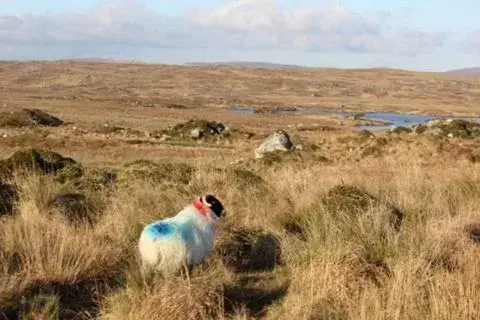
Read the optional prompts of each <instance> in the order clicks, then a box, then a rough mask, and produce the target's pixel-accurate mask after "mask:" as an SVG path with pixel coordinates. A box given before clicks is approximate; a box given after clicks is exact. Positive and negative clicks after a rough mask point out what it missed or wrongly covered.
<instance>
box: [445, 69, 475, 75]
mask: <svg viewBox="0 0 480 320" xmlns="http://www.w3.org/2000/svg"><path fill="white" fill-rule="evenodd" d="M447 73H453V74H459V75H464V76H480V67H474V68H462V69H453V70H449V71H447Z"/></svg>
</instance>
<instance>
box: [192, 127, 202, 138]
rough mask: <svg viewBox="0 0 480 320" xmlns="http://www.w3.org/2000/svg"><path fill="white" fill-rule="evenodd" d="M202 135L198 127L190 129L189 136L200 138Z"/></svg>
mask: <svg viewBox="0 0 480 320" xmlns="http://www.w3.org/2000/svg"><path fill="white" fill-rule="evenodd" d="M202 135H203V131H202V130H201V129H200V128H195V129H193V130H192V131H190V137H191V138H193V139H200V138H201V137H202Z"/></svg>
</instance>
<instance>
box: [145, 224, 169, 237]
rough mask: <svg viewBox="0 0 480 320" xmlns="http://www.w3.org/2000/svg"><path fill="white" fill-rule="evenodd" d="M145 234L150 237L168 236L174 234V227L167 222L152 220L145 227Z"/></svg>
mask: <svg viewBox="0 0 480 320" xmlns="http://www.w3.org/2000/svg"><path fill="white" fill-rule="evenodd" d="M144 232H145V233H146V235H147V236H149V237H151V238H162V237H169V236H173V235H174V234H175V227H174V226H173V225H172V224H171V223H168V222H163V221H159V222H154V223H151V224H149V225H148V226H146V227H145V231H144Z"/></svg>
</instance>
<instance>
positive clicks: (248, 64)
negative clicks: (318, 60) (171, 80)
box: [184, 61, 307, 69]
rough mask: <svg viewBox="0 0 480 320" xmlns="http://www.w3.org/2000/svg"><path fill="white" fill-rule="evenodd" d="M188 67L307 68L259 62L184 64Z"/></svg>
mask: <svg viewBox="0 0 480 320" xmlns="http://www.w3.org/2000/svg"><path fill="white" fill-rule="evenodd" d="M184 65H188V66H205V65H212V66H238V67H249V68H269V69H292V68H293V69H300V68H307V67H306V66H300V65H293V64H280V63H270V62H259V61H227V62H188V63H184Z"/></svg>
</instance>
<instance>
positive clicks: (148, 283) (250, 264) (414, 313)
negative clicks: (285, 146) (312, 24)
mask: <svg viewBox="0 0 480 320" xmlns="http://www.w3.org/2000/svg"><path fill="white" fill-rule="evenodd" d="M83 66H84V67H85V68H84V69H81V68H79V67H78V66H77V65H74V64H73V65H71V64H64V65H62V64H50V63H44V64H40V63H38V64H37V63H31V64H13V63H4V64H3V65H2V68H3V70H4V71H2V72H3V73H4V74H7V75H11V76H10V77H2V78H1V81H2V85H1V86H2V87H5V88H9V89H11V90H9V94H10V96H9V99H10V100H12V99H13V100H15V101H18V104H19V105H21V106H22V107H24V106H23V103H24V101H22V99H20V98H19V97H20V93H22V94H24V95H25V96H26V97H30V98H31V96H33V95H35V96H41V98H35V99H37V100H36V101H37V102H38V105H37V107H38V106H39V105H40V106H44V105H47V104H50V103H51V105H49V106H48V107H47V108H45V110H48V111H49V112H52V113H53V114H54V115H55V116H58V117H59V118H61V119H62V120H66V122H69V121H72V122H73V124H65V125H62V126H59V127H55V128H27V129H25V128H8V129H3V131H2V133H5V134H6V135H7V137H5V138H0V139H2V140H1V141H0V146H1V147H2V148H3V149H2V153H1V156H2V158H7V157H9V156H11V155H12V153H13V151H15V150H20V149H24V148H26V147H35V148H47V149H50V150H53V151H56V152H60V153H61V154H62V155H63V156H65V157H71V158H73V159H74V160H77V161H79V162H80V163H81V164H82V165H83V168H82V169H83V170H82V172H83V175H84V176H83V177H79V176H78V175H79V174H81V173H82V172H80V173H79V172H76V171H75V172H73V174H72V175H69V173H68V172H59V173H52V172H50V173H47V174H44V173H39V172H24V171H18V170H17V171H15V172H14V174H13V175H9V178H8V180H2V181H1V182H2V183H8V184H9V185H12V186H15V188H16V189H17V191H18V197H19V200H18V201H17V202H15V206H14V210H13V212H11V214H7V215H4V216H1V217H0V306H1V309H0V310H1V311H0V319H2V317H3V318H7V319H18V318H20V319H105V320H107V319H312V320H313V319H360V320H361V319H400V318H401V319H405V318H406V319H435V320H437V319H476V318H479V317H480V305H479V301H480V299H479V298H480V294H479V292H480V290H479V289H480V269H479V267H478V266H479V265H480V260H479V259H480V258H479V257H480V255H479V253H480V247H479V246H478V243H477V242H478V228H477V229H476V230H475V228H472V227H471V226H476V223H478V222H479V221H480V211H479V209H478V204H479V203H480V166H479V164H478V160H477V159H480V158H478V157H477V155H480V151H479V150H480V143H479V141H478V139H476V138H473V139H472V138H469V139H464V138H455V139H448V138H444V137H430V136H426V135H417V134H414V133H412V134H410V133H399V134H394V133H393V134H386V133H379V134H375V135H370V134H365V133H353V134H352V133H351V132H350V133H349V132H346V131H349V130H350V129H349V128H345V127H344V128H343V129H342V128H340V129H339V127H338V126H336V125H333V124H332V122H329V121H331V120H328V119H327V120H325V122H324V124H325V125H326V127H327V128H329V129H332V130H321V131H320V130H301V129H295V128H289V129H287V131H288V132H289V133H290V135H291V137H292V139H293V141H294V142H296V143H301V144H302V145H303V147H304V148H303V150H300V151H299V150H296V151H295V153H285V154H282V153H279V154H276V155H275V158H274V160H275V161H267V162H265V161H253V159H252V158H253V150H254V149H255V147H257V146H258V144H259V142H260V141H261V139H262V136H263V135H264V134H265V133H269V132H271V131H273V130H275V129H276V128H284V129H285V127H286V126H287V125H288V124H291V123H294V124H295V123H298V122H302V123H304V124H305V125H306V126H307V127H308V128H315V127H316V125H314V124H315V123H317V122H321V121H319V120H318V118H317V119H316V118H312V117H302V116H275V115H262V114H255V115H251V116H245V115H244V116H239V117H238V118H235V117H234V116H229V115H228V114H226V113H221V112H220V111H218V109H217V111H212V110H213V109H215V108H217V107H218V106H217V107H212V108H213V109H210V108H209V107H206V108H205V110H206V111H205V113H204V114H202V118H208V117H209V115H213V114H215V115H218V117H213V116H212V118H211V120H217V121H218V120H221V121H223V122H225V123H227V124H228V125H231V126H232V128H233V129H239V130H242V131H243V130H245V131H253V132H255V133H256V135H255V136H254V137H253V138H252V137H239V138H238V139H237V140H235V141H233V142H232V141H230V142H229V141H220V142H218V143H217V142H215V143H211V142H209V141H203V142H198V143H197V142H192V141H179V142H178V143H177V142H176V143H170V144H169V143H166V142H159V141H156V140H155V139H150V138H148V135H146V134H145V135H144V131H150V130H152V131H153V130H163V129H165V128H166V127H167V126H169V125H171V124H175V123H180V122H182V121H186V120H189V119H191V118H195V117H192V115H194V114H195V112H198V108H196V107H195V106H193V107H192V109H193V110H194V111H192V109H190V108H181V109H180V108H165V109H168V110H169V111H168V112H167V111H165V110H163V109H161V107H153V108H150V107H149V108H143V107H142V108H141V110H140V111H139V109H138V108H140V107H135V108H136V109H135V110H134V109H133V108H132V107H128V106H127V107H126V106H121V105H120V104H119V103H120V101H123V100H122V99H127V97H130V95H132V94H135V95H137V96H138V97H139V98H138V99H140V100H141V99H143V98H142V97H152V96H162V97H165V99H166V100H169V102H168V103H178V104H184V105H186V106H187V107H190V106H191V104H192V102H191V101H190V102H189V99H190V98H188V99H187V98H186V99H185V100H182V99H178V101H177V100H176V99H177V98H178V96H176V94H183V93H184V92H185V91H188V92H191V91H189V90H193V91H194V92H200V91H201V90H203V92H210V93H209V94H207V95H205V94H203V95H200V94H198V95H199V96H202V97H204V99H205V101H209V103H210V102H211V101H213V100H211V99H213V98H212V97H211V96H210V94H211V95H212V96H214V95H215V97H217V98H218V92H216V91H215V90H219V91H221V90H226V89H225V88H227V87H229V86H232V83H233V82H234V80H232V79H237V80H235V81H240V80H241V81H244V82H242V83H243V84H242V85H239V87H240V89H236V90H235V91H232V92H233V93H232V96H235V95H238V96H242V97H245V99H249V97H253V96H255V97H259V96H260V97H261V99H260V100H262V99H267V98H266V97H264V96H263V97H262V96H261V95H260V94H259V92H260V91H265V92H266V89H272V87H276V88H278V90H280V89H281V90H280V91H281V92H282V94H278V97H276V98H275V99H277V98H278V99H282V100H283V99H284V100H285V101H288V99H290V98H289V97H290V96H288V94H287V93H288V92H289V91H288V90H290V89H289V88H290V87H291V88H293V87H295V88H297V89H298V90H299V91H298V92H302V90H307V89H305V88H303V89H302V85H303V84H304V83H306V82H305V81H306V80H301V79H300V78H301V77H303V76H305V77H306V76H309V75H310V76H311V74H310V72H315V71H309V70H303V71H288V72H287V71H284V73H277V71H265V70H248V69H246V70H244V69H228V68H224V67H219V68H206V67H205V68H198V70H197V69H195V71H193V70H194V69H192V68H191V69H188V68H180V67H167V66H162V67H158V70H157V69H155V68H154V67H152V66H145V65H94V64H84V65H83ZM13 69H17V72H14V70H13ZM112 70H117V71H116V72H115V73H114V72H112ZM145 70H157V71H155V72H156V73H155V72H154V73H153V75H152V77H154V79H159V78H165V77H171V78H170V79H171V81H165V82H162V81H157V82H156V83H155V85H153V84H150V82H149V81H147V80H148V79H147V78H136V77H133V79H137V80H134V83H132V84H131V85H130V84H129V85H127V84H126V82H124V81H125V80H122V79H120V78H121V77H120V76H118V75H119V74H120V75H121V74H122V73H133V74H137V75H140V74H144V72H145ZM323 72H324V73H325V74H326V75H327V76H330V77H333V76H332V75H334V76H335V77H333V78H327V79H326V80H321V79H319V80H312V81H311V83H317V82H319V83H322V82H328V81H330V82H329V83H330V85H331V86H333V87H335V88H336V89H335V90H338V91H339V92H344V91H345V90H347V89H348V88H350V89H349V90H351V91H352V95H353V97H356V96H355V94H356V92H357V91H358V90H360V91H359V92H364V93H365V90H364V89H362V86H363V85H365V86H367V84H368V83H370V84H371V81H370V78H371V77H373V76H372V75H373V74H375V75H376V76H375V77H377V76H378V78H379V82H378V83H379V84H378V85H380V84H382V83H390V85H393V83H397V82H398V81H400V78H402V79H403V80H402V81H404V82H401V83H402V85H403V86H406V88H407V87H409V86H411V87H409V88H414V89H415V90H418V91H419V92H420V91H421V92H422V93H423V94H424V95H430V94H431V95H432V96H433V93H432V92H433V91H431V90H433V88H435V90H437V89H438V90H439V91H438V92H439V94H444V95H449V96H452V97H453V93H455V91H452V90H450V91H448V90H447V89H448V86H449V83H450V82H449V81H454V80H441V79H436V80H433V79H434V78H436V77H437V75H427V74H410V73H403V72H399V71H384V73H381V71H361V70H359V71H340V70H326V71H323ZM59 74H62V76H60V75H59ZM159 74H162V77H160V76H159ZM226 75H228V76H230V78H229V81H231V82H228V81H225V82H222V81H220V80H217V81H218V83H217V82H213V81H212V82H211V83H209V80H212V79H213V78H214V76H215V77H219V78H220V79H221V78H222V77H225V76H226ZM350 76H352V77H356V79H357V80H358V81H360V85H359V87H358V88H357V87H353V86H352V87H349V86H350V85H351V84H349V80H347V78H346V77H350ZM393 76H395V77H398V79H397V80H391V77H393ZM122 77H125V75H122ZM145 77H146V76H145ZM429 77H430V79H431V80H425V79H428V78H429ZM438 77H440V76H438ZM172 79H173V80H172ZM175 79H176V80H175ZM178 79H181V81H180V80H178ZM198 79H203V80H204V81H202V82H199V81H198ZM252 79H256V81H259V79H263V80H265V79H271V82H269V83H268V82H266V83H264V84H263V87H261V88H257V89H255V90H260V91H255V90H254V89H252V88H253V86H255V85H258V82H256V84H254V85H252V87H248V86H246V84H245V83H248V81H251V80H252ZM388 79H390V80H388ZM116 81H118V82H116ZM174 81H177V82H174ZM178 81H180V82H178ZM275 81H277V82H278V83H277V82H275ZM302 81H303V82H302ZM352 81H354V80H352ZM362 81H363V82H362ZM409 81H411V82H409ZM455 81H460V82H458V83H464V84H465V83H467V80H455ZM462 81H464V82H462ZM471 81H472V82H468V83H469V85H468V86H467V85H466V84H465V86H464V90H466V91H468V92H470V93H471V94H474V92H475V90H476V87H475V80H471ZM137 82H138V83H137ZM253 83H255V82H253ZM275 83H277V84H275ZM398 83H400V82H398ZM398 83H397V84H398ZM220 84H221V85H220ZM421 84H423V86H422V85H421ZM40 85H42V86H41V87H40ZM316 85H319V86H320V84H318V83H317V84H316ZM325 85H326V84H325ZM171 86H173V87H172V88H171ZM243 86H246V87H243ZM207 87H208V88H210V89H211V91H208V90H205V88H207ZM417 87H418V88H420V89H417ZM52 88H55V92H54V90H53V89H52ZM79 88H83V89H82V90H79ZM282 88H283V89H282ZM320 88H321V86H320ZM325 88H326V87H325ZM377 89H378V88H377ZM377 89H375V88H370V89H368V90H367V93H369V94H370V95H371V94H374V93H377V95H378V96H381V97H384V98H385V97H387V98H388V97H391V96H392V93H391V91H388V90H387V89H388V88H387V89H382V90H380V89H378V90H377ZM440 89H442V90H440ZM2 90H3V89H2ZM102 90H103V91H104V93H102V92H103V91H102ZM125 90H130V91H129V93H126V91H125ZM162 90H163V91H162ZM175 90H176V91H175ZM249 90H250V91H249ZM308 90H310V89H308ZM308 90H307V91H308ZM325 90H326V89H325ZM342 90H343V91H342ZM362 90H363V91H362ZM379 90H380V91H379ZM412 90H413V89H412ZM174 91H175V92H177V93H175V94H173V92H174ZM280 91H279V92H280ZM122 92H123V93H122ZM154 92H159V94H158V95H157V94H154ZM328 92H330V91H328ZM332 92H333V93H332V95H333V96H335V94H336V93H335V92H336V91H332ZM405 92H410V93H411V90H410V89H409V90H407V89H405ZM435 92H436V91H435ZM160 93H161V94H160ZM243 93H246V94H245V95H243ZM277 93H278V92H277ZM298 94H300V93H298ZM343 94H345V93H343ZM419 94H420V93H419ZM72 95H75V96H78V97H79V98H78V99H76V100H72V99H73V98H72V99H71V97H72ZM123 95H125V97H123ZM339 95H340V94H339ZM62 96H66V97H67V98H68V99H67V98H65V99H64V100H59V99H60V97H62ZM69 97H70V98H69ZM193 97H196V96H195V95H193ZM305 97H306V98H305V99H311V98H310V97H308V95H307V94H305ZM47 98H48V99H50V100H46V99H47ZM87 98H88V99H90V102H88V103H91V105H87V102H86V100H85V99H87ZM167 98H168V99H167ZM357 98H358V97H357ZM384 98H382V99H384ZM387 98H385V99H387ZM32 99H33V98H32ZM149 99H150V98H149ZM232 99H233V98H232ZM268 99H270V98H268ZM352 99H353V98H352ZM432 99H433V98H432ZM439 99H440V98H439ZM452 99H454V98H452ZM127 100H128V99H127ZM147 100H148V99H147ZM150 100H152V101H150V102H152V103H160V102H159V101H155V100H154V99H150ZM170 100H171V101H170ZM192 101H193V100H192ZM196 101H197V102H198V100H196ZM332 101H333V100H332ZM378 101H383V100H381V99H380V98H379V100H378ZM397 101H398V102H399V105H400V104H403V102H404V101H403V100H402V98H401V97H399V98H398V100H397ZM410 101H412V100H410ZM445 101H446V100H445ZM60 102H62V103H64V108H61V107H60V106H61V105H62V104H61V103H60ZM113 102H115V104H117V103H118V105H116V106H114V103H113ZM9 103H10V102H9ZM452 103H454V100H452ZM79 106H81V107H79ZM18 107H19V106H17V107H15V108H18ZM104 107H105V108H104ZM12 108H13V107H12ZM80 108H82V109H80ZM103 108H104V109H103ZM399 108H400V107H399ZM462 108H466V109H465V110H467V109H468V104H464V105H462V106H461V107H459V109H458V110H460V109H462ZM78 110H80V111H78ZM105 110H107V111H108V112H111V111H113V112H112V113H111V116H110V118H108V120H109V121H108V122H109V123H112V126H119V127H126V128H131V129H133V130H137V131H138V132H136V131H132V132H130V133H129V134H131V135H133V137H132V136H129V135H124V134H123V133H122V132H110V131H108V130H107V131H108V132H101V133H99V132H96V131H95V130H94V129H92V128H98V126H102V125H103V122H105V116H106V114H107V112H106V111H105ZM152 110H153V111H152ZM155 110H157V111H155ZM162 110H163V111H162ZM432 110H433V109H432ZM452 110H453V109H452ZM83 111H85V112H83ZM97 111H98V114H95V113H96V112H97ZM162 115H166V120H165V121H164V122H163V119H161V120H162V121H158V119H159V117H160V116H162ZM153 116H155V117H153ZM322 121H323V120H322ZM158 123H160V124H158ZM269 123H270V124H271V126H268V124H269ZM243 125H244V126H243ZM310 125H311V126H310ZM309 126H310V127H309ZM73 127H75V128H73ZM334 127H335V128H336V129H335V130H334V129H333V128H334ZM133 140H141V142H138V141H137V142H138V143H132V141H133ZM325 159H328V161H325ZM72 170H73V169H72ZM112 172H115V173H116V175H117V179H113V176H111V175H110V173H112ZM106 173H109V174H106ZM105 174H106V175H105ZM105 179H107V180H108V181H106V180H105ZM104 180H105V181H104ZM110 180H111V181H110ZM332 190H333V191H332ZM342 190H343V191H345V194H342ZM358 190H361V191H358ZM210 192H211V193H214V194H216V195H218V197H219V198H220V199H221V201H222V202H223V203H224V205H225V207H226V209H227V211H228V215H227V216H226V218H225V219H224V220H223V221H222V223H221V226H220V229H219V231H218V237H217V246H216V248H217V250H216V252H215V253H214V254H213V255H212V256H211V257H209V259H208V260H207V261H205V263H203V264H201V265H199V266H198V267H196V268H194V269H193V270H192V272H190V273H189V274H188V275H185V274H183V275H181V276H178V277H177V278H174V279H172V280H169V281H168V282H167V281H165V280H163V279H160V278H157V277H148V278H144V277H143V276H142V275H140V274H139V272H138V266H139V264H138V256H137V250H136V243H137V239H138V236H139V233H140V231H141V229H142V227H143V226H144V225H145V224H146V223H148V222H151V221H152V220H155V219H159V218H162V217H166V216H170V215H173V214H174V213H175V212H177V211H178V210H180V209H181V208H182V207H183V206H184V205H185V204H187V203H188V202H190V201H191V200H192V199H193V197H195V196H197V195H199V194H202V193H210ZM62 193H81V194H84V195H85V196H86V198H87V199H88V200H89V203H90V207H89V210H88V211H87V215H90V217H91V218H92V219H91V221H92V223H90V224H87V223H85V224H80V225H78V224H71V223H70V222H69V219H68V217H66V216H65V215H64V214H63V213H62V211H61V210H58V208H55V207H52V199H53V198H55V196H56V195H58V194H62ZM0 199H1V198H0ZM326 200H328V201H326ZM0 205H1V204H0ZM392 205H394V207H395V208H396V210H398V212H401V213H402V214H403V220H402V221H401V222H402V223H401V226H399V225H397V224H392V223H391V213H392ZM465 226H470V227H469V228H465ZM469 232H470V233H471V235H470V237H469V235H468V233H469Z"/></svg>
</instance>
